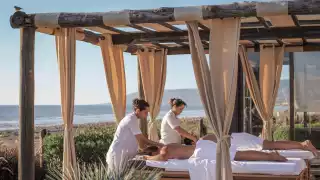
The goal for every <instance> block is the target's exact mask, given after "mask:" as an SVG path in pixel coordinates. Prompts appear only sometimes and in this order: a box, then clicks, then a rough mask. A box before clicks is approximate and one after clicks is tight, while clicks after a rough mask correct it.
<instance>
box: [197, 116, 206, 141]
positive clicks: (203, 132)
mask: <svg viewBox="0 0 320 180" xmlns="http://www.w3.org/2000/svg"><path fill="white" fill-rule="evenodd" d="M199 129H200V132H199V137H203V136H205V135H207V134H208V132H207V127H206V126H205V124H204V122H203V118H201V119H200V122H199Z"/></svg>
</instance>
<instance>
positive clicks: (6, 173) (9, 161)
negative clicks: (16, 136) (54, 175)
mask: <svg viewBox="0 0 320 180" xmlns="http://www.w3.org/2000/svg"><path fill="white" fill-rule="evenodd" d="M0 157H1V160H0V179H1V180H2V179H4V180H16V179H18V149H16V148H6V147H1V148H0ZM39 162H40V161H39V156H36V157H35V180H43V179H44V177H45V173H46V170H45V168H42V167H40V163H39Z"/></svg>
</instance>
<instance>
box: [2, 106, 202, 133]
mask: <svg viewBox="0 0 320 180" xmlns="http://www.w3.org/2000/svg"><path fill="white" fill-rule="evenodd" d="M127 110H128V111H127V113H129V112H131V111H132V110H131V107H127ZM168 110H169V108H168V107H164V108H162V109H161V111H160V114H159V116H158V118H162V117H163V116H164V115H165V114H166V113H167V112H168ZM203 116H205V112H204V110H203V109H202V108H200V107H193V108H192V107H187V108H186V109H185V110H184V112H183V113H182V114H181V115H180V117H203ZM34 117H35V126H51V125H61V124H62V123H63V122H62V118H61V107H60V106H58V105H37V106H35V114H34ZM113 121H114V116H113V112H112V108H111V106H110V105H76V106H75V113H74V124H86V123H99V122H113ZM18 122H19V106H16V105H0V130H15V129H18V128H19V124H18Z"/></svg>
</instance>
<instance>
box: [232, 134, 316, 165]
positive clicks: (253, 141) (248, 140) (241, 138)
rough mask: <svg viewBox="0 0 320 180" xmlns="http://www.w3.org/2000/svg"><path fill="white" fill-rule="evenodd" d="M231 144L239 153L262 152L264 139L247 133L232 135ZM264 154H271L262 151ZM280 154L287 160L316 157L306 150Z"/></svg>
mask: <svg viewBox="0 0 320 180" xmlns="http://www.w3.org/2000/svg"><path fill="white" fill-rule="evenodd" d="M231 136H232V139H231V144H232V146H234V147H236V148H237V150H238V151H246V150H256V151H261V150H262V144H263V139H262V138H260V137H257V136H255V135H252V134H248V133H245V132H241V133H232V134H231ZM262 151H264V152H269V151H267V150H262ZM278 152H279V153H280V154H281V155H282V156H284V157H286V158H301V159H313V158H314V155H313V154H312V152H310V151H304V150H299V149H297V150H295V149H292V150H278Z"/></svg>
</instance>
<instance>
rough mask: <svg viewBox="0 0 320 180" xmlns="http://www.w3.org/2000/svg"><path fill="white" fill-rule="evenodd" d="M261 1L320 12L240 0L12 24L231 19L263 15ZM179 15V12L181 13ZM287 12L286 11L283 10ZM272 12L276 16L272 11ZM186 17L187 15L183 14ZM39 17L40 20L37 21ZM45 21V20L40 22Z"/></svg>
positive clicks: (315, 4)
mask: <svg viewBox="0 0 320 180" xmlns="http://www.w3.org/2000/svg"><path fill="white" fill-rule="evenodd" d="M261 4H268V6H269V7H271V8H272V6H273V7H277V6H281V5H280V4H285V5H284V6H282V7H283V8H286V9H287V10H288V15H305V14H310V15H311V14H320V1H319V0H313V1H311V0H295V1H286V2H283V1H281V2H277V1H270V2H255V1H252V2H240V3H232V4H221V5H208V6H196V7H187V8H193V10H194V11H195V10H199V11H200V12H199V13H198V14H199V15H198V16H192V17H193V18H190V19H184V18H186V16H183V14H184V13H181V14H179V13H177V12H179V11H180V12H181V11H183V10H184V9H186V8H184V7H180V8H172V7H164V8H158V9H147V10H124V11H120V12H107V13H101V12H98V13H47V14H43V13H41V14H29V15H27V14H25V13H24V14H23V13H17V12H15V13H14V14H13V15H12V16H11V18H10V22H11V26H12V27H13V28H21V27H28V26H36V24H37V22H38V25H39V24H40V26H49V27H57V26H59V27H94V26H100V25H111V24H116V25H127V24H138V23H160V22H172V21H186V20H188V21H193V20H199V18H202V19H204V20H205V19H215V18H230V17H254V16H257V15H258V14H259V12H257V9H260V8H257V6H260V5H261ZM177 14H178V16H177V17H175V15H177ZM283 14H284V13H283ZM269 15H272V14H270V13H269ZM274 15H279V11H275V14H274ZM181 16H183V17H181ZM35 20H37V22H36V21H35ZM39 21H41V23H39Z"/></svg>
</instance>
